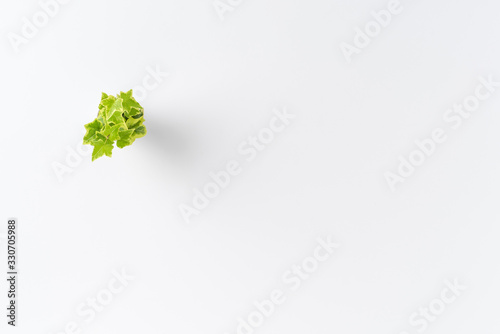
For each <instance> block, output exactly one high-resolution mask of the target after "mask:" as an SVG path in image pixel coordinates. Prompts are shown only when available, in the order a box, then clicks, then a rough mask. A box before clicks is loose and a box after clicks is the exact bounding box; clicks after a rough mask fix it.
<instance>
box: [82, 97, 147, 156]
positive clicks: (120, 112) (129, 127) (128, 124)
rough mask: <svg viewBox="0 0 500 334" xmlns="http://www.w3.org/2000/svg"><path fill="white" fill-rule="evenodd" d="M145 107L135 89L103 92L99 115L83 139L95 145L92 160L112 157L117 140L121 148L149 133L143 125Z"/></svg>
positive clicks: (86, 142)
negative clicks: (134, 93)
mask: <svg viewBox="0 0 500 334" xmlns="http://www.w3.org/2000/svg"><path fill="white" fill-rule="evenodd" d="M144 122H145V119H144V108H142V106H141V105H140V104H139V103H138V102H137V101H136V100H135V99H134V97H133V96H132V90H129V91H128V92H126V93H124V92H120V93H119V94H118V95H117V96H112V95H107V94H106V93H102V95H101V101H100V103H99V112H98V115H97V118H96V119H95V120H94V121H93V122H91V123H88V124H86V125H85V129H86V130H87V131H86V133H85V136H84V137H83V143H84V144H88V145H93V146H94V150H93V152H92V161H94V160H96V159H98V158H100V157H102V156H104V155H106V156H108V157H111V155H112V151H113V148H114V144H115V142H116V146H117V147H119V148H123V147H125V146H129V145H132V143H133V142H134V141H135V140H136V139H137V138H141V137H144V136H145V135H146V133H147V131H146V127H145V126H144V125H143V123H144Z"/></svg>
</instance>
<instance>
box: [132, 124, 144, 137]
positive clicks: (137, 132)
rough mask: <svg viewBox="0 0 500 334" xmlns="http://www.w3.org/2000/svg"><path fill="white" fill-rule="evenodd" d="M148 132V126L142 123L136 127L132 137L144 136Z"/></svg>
mask: <svg viewBox="0 0 500 334" xmlns="http://www.w3.org/2000/svg"><path fill="white" fill-rule="evenodd" d="M146 133H147V131H146V127H145V126H144V125H141V126H139V127H138V128H136V129H134V134H133V135H132V137H135V138H141V137H144V136H145V135H146Z"/></svg>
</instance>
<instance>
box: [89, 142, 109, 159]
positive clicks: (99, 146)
mask: <svg viewBox="0 0 500 334" xmlns="http://www.w3.org/2000/svg"><path fill="white" fill-rule="evenodd" d="M112 151H113V142H112V141H110V140H98V141H97V142H96V143H95V144H94V151H93V152H92V161H94V160H95V159H97V158H100V157H102V156H103V155H106V156H108V157H110V158H111V155H112Z"/></svg>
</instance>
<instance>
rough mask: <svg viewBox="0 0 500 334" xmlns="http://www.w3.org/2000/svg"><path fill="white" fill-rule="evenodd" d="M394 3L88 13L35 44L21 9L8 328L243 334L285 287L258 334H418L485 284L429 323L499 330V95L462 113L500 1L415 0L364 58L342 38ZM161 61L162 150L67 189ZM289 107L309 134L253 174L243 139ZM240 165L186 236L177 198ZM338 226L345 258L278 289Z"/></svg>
mask: <svg viewBox="0 0 500 334" xmlns="http://www.w3.org/2000/svg"><path fill="white" fill-rule="evenodd" d="M387 4H388V1H367V0H359V1H353V0H334V1H332V0H329V1H327V0H314V1H297V0H294V1H291V0H271V1H243V2H241V4H239V5H236V6H235V7H236V8H235V9H234V10H233V11H231V12H227V13H226V15H225V19H224V20H221V18H220V17H219V15H218V13H217V11H216V10H215V8H214V6H213V3H212V2H211V0H207V1H199V0H198V1H196V0H183V1H173V0H168V1H152V0H143V1H137V0H136V1H131V0H126V1H124V0H121V1H118V0H112V1H96V0H88V1H70V2H69V3H67V4H64V5H61V6H60V8H59V9H58V12H57V14H56V15H55V16H54V17H53V18H50V21H49V22H48V23H47V24H46V25H45V26H44V27H41V28H40V29H39V31H38V33H37V34H36V36H34V37H33V38H30V39H29V40H28V42H27V43H26V44H23V45H21V46H20V47H19V52H17V53H16V52H15V51H14V48H13V47H12V45H11V43H10V42H9V39H8V34H9V33H16V34H21V29H22V26H23V24H24V23H23V17H26V18H28V19H29V20H31V19H32V17H33V15H34V14H35V13H37V12H39V11H40V10H41V9H40V5H39V3H38V2H37V1H34V0H29V1H18V2H7V1H5V0H4V1H2V8H1V10H0V22H1V24H0V26H1V36H2V38H1V44H0V48H1V57H2V61H1V63H0V70H1V72H0V73H1V80H0V85H1V86H0V91H1V97H2V98H1V104H2V114H1V115H2V118H1V119H2V131H0V156H1V157H2V163H1V171H2V172H1V173H0V182H1V183H0V191H1V195H0V196H1V203H2V204H1V206H0V218H1V220H2V221H3V223H2V227H1V230H0V231H1V232H2V233H3V234H5V230H6V223H7V218H8V217H17V218H18V219H19V224H20V231H19V232H20V245H19V248H20V250H19V260H20V264H19V266H20V267H19V268H20V269H19V271H20V273H21V276H20V285H19V289H20V295H19V305H20V306H19V327H17V328H16V329H14V330H12V329H11V328H9V329H8V330H7V327H8V326H7V325H6V317H5V316H4V314H5V312H6V311H5V307H3V306H2V307H1V309H3V310H4V311H2V312H1V313H2V315H1V319H2V320H1V322H2V323H1V324H0V328H1V330H0V332H2V333H4V332H5V333H10V332H18V333H30V334H32V333H43V334H54V333H62V332H64V328H65V326H66V325H67V324H68V323H71V322H72V321H74V322H76V323H78V324H79V325H81V328H80V329H81V333H95V334H101V333H102V334H110V333H120V334H123V333H204V334H224V333H228V334H235V333H237V332H236V326H237V324H238V317H243V318H246V317H247V315H248V314H249V313H250V312H252V311H253V310H254V306H253V303H254V302H255V301H260V300H263V299H265V298H269V294H270V293H271V291H272V290H273V289H281V290H283V291H287V300H286V302H285V303H284V304H282V305H279V306H277V308H276V312H275V313H274V314H273V315H272V316H270V317H269V318H266V320H265V323H264V324H263V325H262V326H261V327H260V328H258V329H255V333H262V334H274V333H297V334H298V333H315V334H333V333H344V334H347V333H353V334H354V333H356V334H357V333H372V334H378V333H381V334H382V333H384V334H390V333H396V334H399V333H400V332H402V331H407V332H408V333H411V334H413V333H418V328H417V327H414V326H411V325H410V323H409V321H408V318H409V317H410V315H411V314H412V313H414V312H417V311H418V309H419V307H423V306H428V305H429V302H431V301H432V300H434V299H435V298H439V296H440V292H441V290H442V289H443V288H444V287H445V285H444V281H445V280H446V279H449V280H453V279H458V280H459V282H461V283H462V284H463V285H465V286H466V287H467V288H466V290H465V291H464V292H463V294H462V295H461V296H460V297H459V298H458V299H457V300H456V301H455V302H454V303H452V304H450V305H447V307H446V310H445V311H444V313H442V314H441V315H439V316H438V317H437V319H436V320H435V321H433V322H432V324H430V326H429V327H428V329H427V330H426V332H427V333H454V334H456V333H464V334H465V333H477V332H482V333H496V332H498V331H499V330H500V320H499V319H500V317H499V316H498V313H499V311H500V307H499V304H498V299H499V297H500V288H499V282H500V280H499V279H500V270H499V267H498V263H499V259H498V255H499V252H500V243H499V242H498V234H499V232H500V228H499V227H498V226H499V225H498V221H499V218H500V215H499V213H498V200H499V191H498V189H499V186H500V178H499V176H498V175H499V174H498V171H499V170H500V131H499V129H498V125H499V120H500V119H499V116H498V110H499V108H500V90H498V91H497V92H496V93H494V94H493V95H492V96H491V97H490V98H489V99H487V100H486V101H484V102H482V103H481V106H480V108H479V109H478V110H477V111H475V112H474V113H473V114H472V115H471V117H470V118H469V119H467V120H465V121H464V122H463V124H462V126H461V127H460V128H458V129H456V130H454V129H451V127H450V124H447V123H445V122H444V121H443V115H444V114H445V112H446V110H447V109H448V108H450V107H452V106H453V105H454V104H457V103H462V101H463V99H464V98H465V97H466V96H468V95H470V94H473V93H474V90H475V87H476V86H477V85H478V84H479V80H478V77H479V76H484V77H487V76H488V75H493V78H495V79H496V80H499V81H500V70H499V61H500V39H499V31H500V21H499V20H498V12H499V10H500V6H499V4H498V1H494V0H489V1H488V0H484V1H472V0H469V1H464V0H453V1H452V0H448V1H439V2H438V3H436V2H435V1H412V0H402V2H401V5H402V7H403V11H402V12H401V14H399V15H397V16H393V18H392V21H391V23H390V24H389V25H388V26H387V27H385V28H383V29H382V31H381V32H380V34H379V35H378V36H376V37H374V38H373V40H372V42H371V43H370V44H369V45H368V46H367V47H366V48H363V49H362V50H361V51H360V53H359V54H356V55H354V56H353V57H352V62H351V63H348V62H347V61H346V58H345V57H344V55H343V53H342V51H341V49H340V47H339V46H340V44H341V43H342V42H346V43H350V44H352V43H353V39H354V36H355V29H356V27H360V28H364V26H365V24H366V23H368V22H370V21H371V20H373V18H372V16H371V15H370V12H371V11H374V10H375V11H379V10H382V9H384V8H387ZM156 66H158V67H159V68H160V69H161V70H163V71H165V72H169V73H170V75H169V76H168V78H165V79H164V80H163V82H161V83H160V84H159V85H158V87H156V88H155V89H154V90H151V91H149V92H148V95H147V97H146V98H145V99H144V100H143V101H142V102H141V103H142V105H143V107H144V109H145V118H146V123H145V125H146V126H147V128H148V134H147V136H146V137H144V138H141V139H138V140H137V141H136V142H135V143H134V144H133V145H132V146H130V147H127V148H125V149H123V150H120V149H117V148H115V150H114V152H113V157H112V158H107V157H103V158H100V159H98V160H97V161H95V162H93V163H92V162H91V161H90V160H91V158H90V156H89V155H85V156H83V157H81V158H82V159H83V160H82V162H81V163H78V164H77V166H76V167H74V168H72V173H67V174H64V177H63V181H62V182H59V181H58V178H57V176H56V173H55V172H54V169H53V165H54V163H61V164H66V162H65V160H66V158H67V154H68V147H69V148H70V149H75V148H76V147H77V146H78V144H79V143H80V142H81V140H82V135H83V133H82V131H83V125H84V124H86V123H88V122H90V121H92V120H93V119H94V117H95V115H96V113H97V106H98V103H99V99H100V94H101V92H107V93H109V94H116V93H118V92H119V91H120V90H128V89H130V88H132V87H135V86H137V85H141V84H142V81H143V80H144V78H145V77H146V76H147V75H148V72H147V69H148V68H155V67H156ZM285 107H286V108H287V110H288V111H289V112H290V113H292V114H294V115H295V116H296V117H295V119H294V120H293V122H292V124H290V126H288V127H287V128H286V130H284V131H283V132H281V133H279V134H277V135H276V138H275V140H274V141H273V142H272V143H271V144H269V145H268V146H267V147H266V149H265V150H263V151H262V152H260V153H259V155H258V157H257V159H256V160H255V161H252V162H246V161H245V159H244V157H243V156H242V155H240V154H239V153H238V150H237V148H238V145H240V143H242V142H243V141H244V140H246V138H247V137H248V136H250V135H255V134H257V133H259V131H260V130H261V129H263V128H264V127H267V126H268V123H269V121H270V119H271V118H272V116H273V112H272V110H273V109H274V108H280V109H281V108H285ZM437 127H441V128H443V129H444V130H446V134H447V135H448V139H447V141H446V142H444V143H443V144H440V145H439V146H438V147H437V149H436V150H435V152H434V154H433V155H432V156H430V157H429V158H427V160H426V161H425V163H424V164H423V165H422V166H420V167H418V168H417V169H416V171H415V172H414V174H413V175H411V176H410V177H408V178H407V179H406V181H405V182H404V183H400V184H398V185H397V186H396V190H395V191H394V192H393V191H391V189H390V187H389V185H388V184H387V182H386V180H385V177H384V173H385V172H387V171H392V172H396V170H397V167H398V156H399V155H402V156H404V157H408V155H409V154H410V153H411V152H412V151H413V150H415V149H416V146H415V144H414V141H415V140H421V139H424V138H427V137H429V136H430V134H431V132H432V131H433V129H435V128H437ZM233 159H234V160H237V161H239V162H240V163H241V166H242V173H241V174H240V175H238V176H235V177H234V178H233V179H232V180H231V184H230V186H229V187H227V188H226V189H224V190H222V191H221V193H220V195H219V196H217V197H216V198H214V199H213V200H211V201H210V204H209V206H208V207H207V208H206V209H204V210H202V211H201V212H200V214H199V215H198V216H196V217H193V219H192V222H191V224H186V223H185V222H184V220H183V219H182V216H181V214H180V212H179V205H180V204H190V203H191V200H192V197H193V189H194V188H201V187H203V185H204V184H206V183H207V182H208V181H210V179H209V176H208V173H209V172H210V171H218V170H222V169H223V168H224V166H225V165H226V163H227V162H228V161H230V160H233ZM328 235H331V236H332V238H333V239H334V240H336V241H337V242H339V243H340V244H341V246H340V248H339V249H338V251H337V252H336V253H335V254H334V255H333V256H332V257H331V258H330V259H329V260H328V261H326V262H323V263H321V265H320V267H319V268H318V270H317V271H316V272H314V273H313V274H311V277H310V278H309V279H308V280H307V281H305V282H304V283H303V285H302V286H301V288H300V289H298V290H297V291H295V292H291V291H290V289H289V287H288V286H287V285H286V284H284V283H283V281H282V278H281V276H282V275H283V273H285V272H286V271H287V270H289V268H290V267H291V266H292V265H293V264H294V263H296V264H300V263H301V262H302V261H303V260H304V259H305V258H307V257H308V256H310V255H311V254H312V253H313V251H314V248H315V247H316V245H317V243H316V238H318V237H326V236H328ZM0 243H1V245H0V247H1V253H0V254H1V261H2V263H3V264H2V268H4V267H5V261H6V249H5V248H6V246H5V240H4V239H0ZM121 268H125V269H126V271H127V272H128V273H130V274H131V275H133V276H134V277H135V279H134V280H133V281H131V282H130V284H129V285H128V286H127V287H126V289H125V290H123V292H122V293H120V294H118V295H115V296H114V299H113V301H112V302H111V303H110V304H109V305H107V306H106V307H105V309H104V310H103V311H102V312H100V313H98V314H97V316H96V317H95V319H94V320H93V321H91V322H90V323H86V322H85V319H84V318H82V317H80V316H79V315H77V313H76V308H77V307H78V305H79V304H80V303H82V302H85V300H86V299H87V298H89V297H95V296H96V294H98V293H99V291H101V290H102V289H105V288H106V286H107V284H108V282H109V281H110V279H111V278H112V277H113V275H112V272H113V270H121ZM2 277H3V275H2ZM0 289H1V290H0V291H1V293H0V296H2V297H1V305H6V303H7V298H6V289H7V286H6V282H5V280H3V279H2V281H1V283H0Z"/></svg>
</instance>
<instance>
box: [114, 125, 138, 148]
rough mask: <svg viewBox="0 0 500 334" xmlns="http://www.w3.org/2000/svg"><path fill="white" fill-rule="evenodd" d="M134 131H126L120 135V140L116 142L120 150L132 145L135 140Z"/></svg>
mask: <svg viewBox="0 0 500 334" xmlns="http://www.w3.org/2000/svg"><path fill="white" fill-rule="evenodd" d="M134 131H135V130H134V129H132V130H125V131H121V132H120V133H119V136H120V139H118V141H117V142H116V146H118V147H119V148H124V147H125V146H129V145H132V143H133V142H134V141H135V139H132V134H133V133H134Z"/></svg>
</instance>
